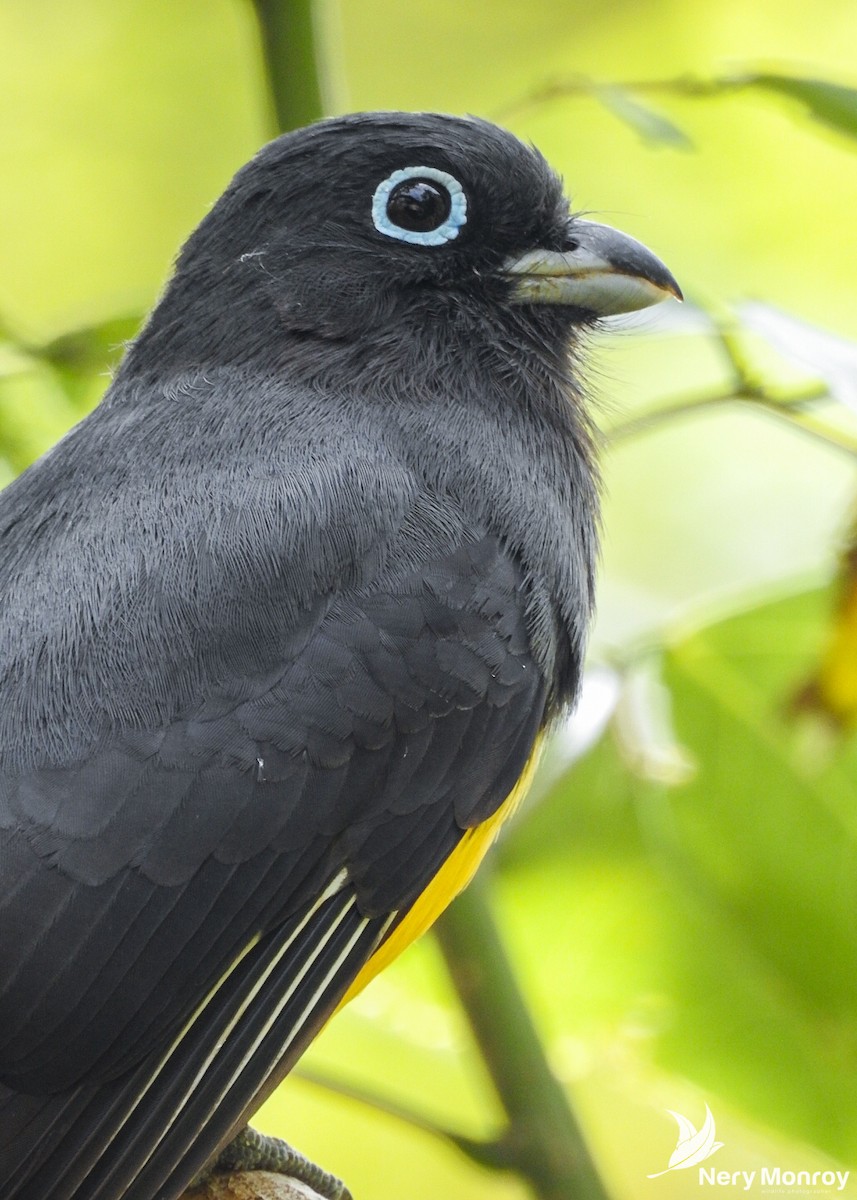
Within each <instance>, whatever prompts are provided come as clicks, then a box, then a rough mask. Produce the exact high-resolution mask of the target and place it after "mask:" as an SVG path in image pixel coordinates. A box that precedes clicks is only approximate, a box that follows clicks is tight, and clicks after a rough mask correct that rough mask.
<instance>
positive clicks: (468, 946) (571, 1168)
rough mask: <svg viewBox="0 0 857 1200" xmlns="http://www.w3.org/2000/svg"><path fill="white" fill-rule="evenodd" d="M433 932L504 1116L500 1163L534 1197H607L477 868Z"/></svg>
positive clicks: (581, 1199)
mask: <svg viewBox="0 0 857 1200" xmlns="http://www.w3.org/2000/svg"><path fill="white" fill-rule="evenodd" d="M435 933H436V936H437V940H438V942H439V944H440V948H441V952H442V953H443V957H444V960H445V961H446V965H447V969H448V970H449V973H450V976H451V978H452V982H453V984H454V986H455V990H456V992H457V993H458V997H459V999H460V1001H461V1003H462V1005H463V1007H464V1011H465V1013H466V1014H467V1018H468V1020H469V1022H470V1027H471V1029H472V1031H473V1035H474V1037H475V1039H476V1042H477V1044H478V1046H479V1049H480V1051H481V1053H482V1057H483V1059H484V1062H485V1065H486V1067H487V1069H488V1072H489V1074H490V1076H491V1079H492V1081H493V1083H494V1087H495V1088H496V1091H497V1095H498V1097H499V1099H500V1102H501V1104H502V1105H503V1108H504V1110H505V1112H506V1115H507V1117H508V1122H509V1123H508V1128H507V1131H506V1133H505V1134H504V1136H503V1137H502V1139H501V1140H500V1141H499V1142H498V1143H497V1146H498V1148H499V1147H502V1150H503V1159H504V1161H505V1163H506V1165H507V1166H508V1167H509V1168H511V1169H513V1170H515V1171H517V1173H518V1174H520V1175H522V1176H523V1177H524V1178H525V1179H526V1180H527V1181H528V1183H529V1184H530V1185H531V1187H532V1188H533V1190H534V1192H535V1194H536V1195H537V1196H538V1197H540V1200H607V1193H606V1191H605V1190H604V1186H603V1184H602V1183H601V1180H600V1178H599V1176H598V1173H597V1171H596V1170H595V1167H594V1165H593V1163H592V1159H591V1158H590V1155H589V1151H588V1149H587V1146H586V1142H585V1141H584V1138H583V1135H582V1133H581V1131H580V1127H579V1125H578V1123H577V1120H576V1119H575V1117H574V1115H573V1113H572V1111H571V1108H570V1107H569V1103H568V1100H567V1099H566V1096H565V1093H564V1091H563V1090H562V1087H561V1086H560V1084H559V1081H558V1080H557V1078H556V1076H555V1075H554V1074H553V1072H552V1071H551V1069H550V1066H549V1065H548V1062H547V1059H546V1058H545V1053H544V1049H543V1047H542V1044H541V1042H540V1040H539V1036H538V1034H537V1032H536V1029H535V1026H534V1024H533V1020H532V1017H531V1015H530V1012H529V1010H528V1008H527V1005H526V1002H525V1000H524V998H523V996H522V994H521V991H520V989H519V987H518V983H517V980H516V979H515V975H514V972H513V970H512V966H511V963H510V962H509V959H508V957H507V955H506V951H505V948H504V946H503V944H502V942H501V941H500V936H499V933H498V930H497V926H496V924H495V922H494V917H493V915H492V912H491V907H490V903H489V900H488V893H487V884H486V881H485V875H484V870H483V874H482V875H481V876H477V878H476V879H475V880H474V882H473V883H471V885H470V887H469V888H468V889H467V891H466V892H464V893H463V894H462V895H461V896H459V897H458V899H457V900H456V901H455V902H454V903H453V904H452V905H451V906H450V907H449V908H448V909H447V911H446V912H445V913H444V915H443V916H442V917H441V919H440V920H439V921H438V923H437V925H436V926H435Z"/></svg>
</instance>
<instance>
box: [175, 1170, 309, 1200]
mask: <svg viewBox="0 0 857 1200" xmlns="http://www.w3.org/2000/svg"><path fill="white" fill-rule="evenodd" d="M181 1200H322V1197H321V1196H319V1194H318V1192H314V1191H313V1190H312V1188H309V1187H307V1185H306V1184H305V1183H300V1182H299V1181H298V1180H297V1179H288V1178H287V1177H286V1176H285V1175H275V1174H273V1173H272V1172H270V1171H232V1172H230V1173H229V1174H228V1175H213V1176H212V1177H211V1178H210V1179H209V1180H208V1182H207V1183H205V1184H203V1186H202V1187H198V1188H193V1189H191V1190H190V1191H187V1192H185V1193H184V1195H183V1196H182V1198H181Z"/></svg>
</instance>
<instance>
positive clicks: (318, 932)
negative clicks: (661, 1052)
mask: <svg viewBox="0 0 857 1200" xmlns="http://www.w3.org/2000/svg"><path fill="white" fill-rule="evenodd" d="M525 606H526V595H525V586H524V581H523V579H522V576H521V571H520V569H519V568H518V566H517V565H516V564H515V563H514V562H513V561H512V560H511V559H510V558H509V556H508V555H507V554H506V553H505V551H504V550H503V548H502V547H501V545H500V544H499V543H498V542H497V541H496V540H495V539H492V538H483V539H482V540H480V541H476V542H474V543H472V544H468V545H465V546H463V547H461V548H460V549H459V550H457V551H456V552H454V553H452V554H449V555H446V556H444V557H440V558H438V559H437V560H435V561H433V562H430V563H428V564H425V565H423V566H422V567H421V568H420V569H419V571H415V572H414V573H413V574H411V575H409V576H406V577H404V578H399V579H398V580H396V581H395V582H389V581H388V583H387V584H385V585H384V586H383V587H380V586H379V587H376V588H375V589H373V590H372V591H366V592H354V593H352V594H350V595H344V596H341V597H338V598H335V599H333V600H331V602H330V603H329V605H328V606H327V607H326V609H324V610H323V611H321V612H318V613H316V614H315V615H313V616H312V617H311V618H308V620H311V621H312V625H311V628H309V629H308V630H306V631H304V632H305V634H306V636H302V637H301V638H299V639H297V640H298V642H299V643H300V649H299V650H298V651H296V653H295V655H294V657H293V658H292V659H290V661H288V662H287V663H284V664H281V665H280V666H279V667H278V668H277V669H276V670H273V671H272V672H270V673H269V674H268V676H267V677H266V678H264V679H256V680H247V679H240V680H235V681H233V683H232V685H231V686H232V695H233V700H232V702H231V703H227V702H225V701H224V696H225V695H228V692H229V685H228V683H224V685H223V686H222V687H221V688H220V689H219V698H218V701H217V703H216V705H215V704H208V705H206V704H205V703H202V704H200V705H199V707H198V709H197V711H196V712H194V713H191V714H190V715H188V716H187V717H186V718H185V719H183V720H181V721H179V722H176V723H174V724H173V725H172V726H170V727H169V728H165V729H162V730H157V731H150V732H145V733H141V732H139V731H137V732H135V733H134V734H133V735H131V734H129V735H128V736H126V737H125V738H123V739H117V740H116V741H115V744H113V745H112V746H110V747H109V748H106V749H104V750H103V751H101V752H100V753H98V754H97V755H96V756H94V757H92V758H89V759H87V760H85V761H81V762H78V763H75V764H74V765H70V766H67V767H61V768H57V769H53V770H41V771H37V772H34V773H32V774H29V775H24V776H19V777H11V776H7V777H6V778H4V779H3V780H2V808H0V815H2V821H3V824H4V826H5V828H6V834H5V836H4V843H3V878H4V881H5V882H4V892H3V896H2V900H0V981H2V984H0V988H2V990H0V1031H2V1041H0V1080H2V1082H3V1084H4V1085H5V1089H4V1092H3V1093H2V1094H0V1179H4V1178H5V1179H6V1180H8V1181H9V1183H8V1184H7V1186H6V1187H5V1188H4V1191H3V1194H4V1196H6V1197H8V1198H9V1200H12V1198H13V1197H14V1198H19V1197H20V1198H23V1197H25V1196H27V1197H29V1196H36V1195H38V1196H39V1197H40V1198H41V1200H63V1198H67V1197H72V1196H76V1197H83V1196H85V1197H86V1198H87V1200H114V1198H118V1197H120V1196H125V1197H128V1198H129V1200H144V1198H146V1200H148V1198H149V1197H151V1196H158V1197H163V1198H164V1200H168V1198H171V1197H174V1196H177V1195H179V1194H180V1192H181V1191H182V1189H183V1187H184V1186H186V1184H187V1182H188V1180H189V1179H190V1178H191V1177H192V1175H193V1174H194V1172H195V1171H196V1170H197V1168H198V1167H199V1166H201V1165H202V1164H203V1163H204V1161H205V1160H206V1159H207V1158H208V1157H209V1156H210V1154H211V1153H212V1152H213V1151H214V1150H215V1149H216V1148H217V1146H218V1145H220V1144H222V1143H223V1142H224V1141H226V1140H227V1139H228V1138H229V1136H231V1134H232V1133H233V1132H235V1131H236V1130H237V1128H239V1127H240V1125H241V1123H242V1121H244V1120H246V1117H247V1114H248V1112H249V1111H252V1108H253V1107H254V1106H255V1104H256V1103H257V1102H258V1099H259V1098H260V1097H261V1096H262V1095H264V1094H265V1093H266V1091H267V1090H268V1089H269V1088H270V1086H271V1083H272V1081H273V1080H275V1079H278V1078H280V1077H281V1076H282V1074H283V1073H285V1070H286V1069H287V1068H288V1066H289V1065H291V1063H293V1062H294V1060H295V1059H296V1058H297V1057H298V1055H299V1054H300V1053H301V1051H302V1050H303V1048H304V1047H305V1045H306V1044H307V1043H308V1041H309V1040H311V1038H312V1036H313V1035H314V1033H315V1032H316V1031H317V1030H318V1028H319V1027H320V1026H321V1024H323V1022H324V1020H325V1019H326V1018H327V1016H328V1015H329V1014H330V1012H331V1011H332V1010H333V1008H334V1007H335V1005H336V1003H337V1001H338V1000H339V999H340V998H341V996H342V995H343V993H344V992H345V990H346V989H347V987H348V985H349V983H350V982H351V981H352V979H353V978H354V977H355V975H356V974H357V973H358V971H359V969H360V967H361V966H362V965H363V964H364V963H365V961H366V959H367V958H368V957H369V956H370V955H371V953H372V951H373V949H374V948H375V947H376V946H377V944H378V942H379V940H380V939H381V938H382V937H383V936H384V933H385V931H386V930H387V928H388V927H389V924H390V920H391V916H392V915H393V914H395V913H397V912H398V913H401V912H403V911H405V910H406V909H407V908H408V907H409V906H410V905H411V904H413V902H414V900H415V899H416V898H417V896H418V895H419V894H420V892H421V891H422V889H423V888H424V887H425V885H426V883H427V882H428V881H429V880H430V879H431V878H432V876H433V875H434V874H435V873H436V871H437V870H438V868H439V866H440V865H441V863H442V862H443V861H444V860H445V859H446V857H447V856H448V855H449V853H450V852H451V851H452V849H453V848H454V847H455V845H456V844H457V842H458V841H459V840H460V838H461V836H462V833H463V831H464V830H465V829H466V828H468V827H470V826H472V825H473V824H476V823H478V822H480V821H481V820H483V819H484V818H485V817H486V816H488V815H490V814H491V813H492V812H493V811H495V810H496V808H497V807H498V806H499V805H500V804H501V803H502V801H503V800H504V799H505V797H506V796H507V795H508V793H509V792H510V791H511V789H512V787H513V786H514V783H515V781H516V780H517V778H518V776H519V775H520V773H521V770H522V769H523V766H524V765H525V763H526V760H527V758H528V756H529V754H530V751H531V748H532V744H533V741H534V739H535V737H536V735H537V732H538V729H539V727H540V726H541V724H542V723H543V719H544V705H545V683H544V680H543V679H542V677H541V675H540V673H539V671H538V669H537V667H536V665H535V663H534V661H533V659H532V657H531V654H530V648H529V643H528V638H527V634H526V629H525V620H524V612H525ZM28 1093H35V1094H36V1095H39V1094H41V1095H46V1094H50V1095H51V1099H50V1100H45V1101H42V1102H39V1101H36V1100H33V1098H32V1095H29V1094H28ZM203 1128H204V1129H205V1133H204V1134H201V1131H202V1130H203Z"/></svg>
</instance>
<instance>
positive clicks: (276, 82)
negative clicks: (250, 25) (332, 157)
mask: <svg viewBox="0 0 857 1200" xmlns="http://www.w3.org/2000/svg"><path fill="white" fill-rule="evenodd" d="M252 4H253V8H254V9H255V11H256V19H257V20H258V22H259V33H260V36H261V39H262V55H263V58H264V61H265V69H266V73H267V76H268V85H269V88H270V92H271V100H272V103H273V106H274V112H275V115H276V119H277V127H278V129H279V130H280V132H281V133H284V132H286V131H287V130H290V129H298V128H299V127H300V126H301V125H309V124H310V122H311V121H317V120H318V119H319V117H322V116H324V105H323V103H322V98H321V83H320V79H319V62H318V50H317V47H316V44H315V35H314V29H313V19H312V8H313V6H312V0H252Z"/></svg>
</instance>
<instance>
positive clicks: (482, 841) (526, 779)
mask: <svg viewBox="0 0 857 1200" xmlns="http://www.w3.org/2000/svg"><path fill="white" fill-rule="evenodd" d="M543 740H544V739H543V736H542V735H541V734H540V735H539V737H538V738H537V739H536V742H535V744H534V746H533V749H532V752H531V754H530V757H529V758H528V759H527V764H526V766H525V767H524V769H523V771H522V772H521V775H520V778H519V779H518V782H517V783H516V784H515V786H514V788H513V789H512V791H511V792H510V793H509V795H508V796H507V797H506V799H505V800H504V801H503V803H502V804H501V805H500V807H499V808H498V809H497V811H496V812H495V813H493V814H492V815H491V816H490V817H489V818H488V819H487V821H483V822H482V824H481V825H477V826H476V827H475V828H473V829H468V830H466V832H465V833H464V836H463V837H462V839H461V841H460V842H459V843H458V845H457V846H456V847H455V849H454V850H453V852H452V853H451V854H450V856H449V858H447V859H446V861H445V862H444V863H443V865H442V866H441V868H440V870H439V871H438V872H437V874H436V875H435V876H434V877H433V878H432V879H431V881H430V882H429V884H428V885H427V887H426V888H425V891H424V892H423V893H422V895H421V896H419V898H418V899H417V900H416V901H415V902H414V904H413V906H412V907H411V909H410V910H409V911H408V912H407V913H406V914H405V916H404V917H403V918H402V920H401V921H400V922H399V924H398V925H397V926H396V928H395V929H394V930H393V932H392V933H391V934H390V936H389V937H388V938H387V939H386V941H384V942H382V943H381V945H380V946H379V947H378V949H377V950H376V951H375V953H374V954H373V955H372V957H371V958H370V959H368V960H367V962H366V964H365V966H364V967H363V968H362V970H361V971H360V974H359V975H358V976H357V977H356V979H355V980H354V982H353V983H352V985H351V987H350V988H349V989H348V991H347V992H346V993H345V995H344V997H343V998H342V1000H341V1001H340V1004H339V1007H340V1008H341V1007H342V1006H343V1005H344V1004H347V1003H348V1001H349V1000H352V999H353V998H354V997H355V996H356V995H357V994H358V992H361V991H362V990H363V988H364V987H365V986H366V984H367V983H368V982H369V981H370V980H371V979H374V978H375V976H376V975H377V974H378V973H379V972H381V971H383V970H384V968H385V967H387V966H389V964H390V963H391V962H392V961H393V959H394V958H398V956H399V955H400V954H401V953H402V951H403V950H404V949H405V948H406V947H407V946H409V945H410V944H411V942H412V941H414V939H415V938H418V937H419V936H420V935H421V934H423V933H425V931H426V930H427V929H428V928H429V927H430V926H431V925H433V924H434V922H435V921H436V920H437V918H438V917H439V916H440V914H441V913H442V912H443V910H444V909H445V908H446V906H447V905H448V904H449V903H450V902H451V901H452V900H454V899H455V897H456V896H457V895H458V893H459V892H460V891H462V890H463V889H464V888H465V887H466V886H467V885H468V883H469V882H470V880H471V879H472V878H473V876H474V874H475V872H476V868H477V867H478V866H479V864H480V863H481V862H482V859H483V858H484V857H485V854H486V853H487V851H488V848H489V847H490V846H491V843H492V842H493V841H494V839H495V838H496V836H497V834H498V833H499V832H500V826H501V825H502V824H503V822H504V821H505V820H506V819H507V817H510V816H511V815H512V813H513V812H514V811H515V809H516V808H517V807H518V805H519V804H520V803H521V800H522V799H523V798H524V796H525V795H526V794H527V792H528V790H529V787H530V784H531V783H532V781H533V775H535V772H536V767H537V766H538V762H539V758H540V756H541V750H542V742H543Z"/></svg>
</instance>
